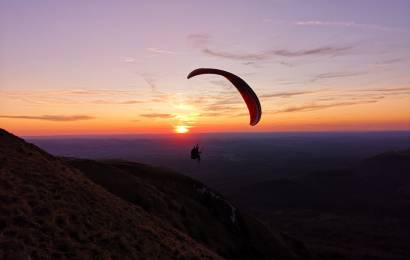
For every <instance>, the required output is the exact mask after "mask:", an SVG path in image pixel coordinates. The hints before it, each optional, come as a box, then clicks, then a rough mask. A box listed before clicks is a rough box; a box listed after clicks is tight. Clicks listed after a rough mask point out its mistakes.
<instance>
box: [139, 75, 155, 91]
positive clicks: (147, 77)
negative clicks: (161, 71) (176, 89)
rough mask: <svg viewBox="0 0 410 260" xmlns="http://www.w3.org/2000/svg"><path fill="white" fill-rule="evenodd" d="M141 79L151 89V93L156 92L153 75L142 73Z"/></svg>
mask: <svg viewBox="0 0 410 260" xmlns="http://www.w3.org/2000/svg"><path fill="white" fill-rule="evenodd" d="M141 77H142V78H143V79H144V81H145V82H146V83H147V84H148V86H150V87H151V91H152V92H156V91H157V85H156V83H155V78H154V76H153V75H151V74H148V73H142V74H141Z"/></svg>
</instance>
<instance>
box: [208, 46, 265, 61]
mask: <svg viewBox="0 0 410 260" xmlns="http://www.w3.org/2000/svg"><path fill="white" fill-rule="evenodd" d="M202 52H203V53H205V54H208V55H210V56H215V57H220V58H225V59H231V60H253V61H258V60H266V59H269V58H271V57H272V54H273V53H272V51H266V52H261V53H230V52H224V51H215V50H211V49H209V48H204V49H203V50H202Z"/></svg>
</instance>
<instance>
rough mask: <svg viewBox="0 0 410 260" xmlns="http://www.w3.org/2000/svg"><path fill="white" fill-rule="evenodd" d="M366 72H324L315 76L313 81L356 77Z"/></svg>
mask: <svg viewBox="0 0 410 260" xmlns="http://www.w3.org/2000/svg"><path fill="white" fill-rule="evenodd" d="M364 74H366V72H329V73H322V74H319V75H317V76H315V77H314V78H313V79H312V80H311V81H312V82H314V81H318V80H321V79H334V78H346V77H354V76H360V75H364Z"/></svg>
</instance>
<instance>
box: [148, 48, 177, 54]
mask: <svg viewBox="0 0 410 260" xmlns="http://www.w3.org/2000/svg"><path fill="white" fill-rule="evenodd" d="M147 51H149V52H152V53H158V54H176V52H173V51H169V50H164V49H160V48H155V47H149V48H147Z"/></svg>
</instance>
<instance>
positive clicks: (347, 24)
mask: <svg viewBox="0 0 410 260" xmlns="http://www.w3.org/2000/svg"><path fill="white" fill-rule="evenodd" d="M293 24H294V25H300V26H321V27H342V28H357V29H369V30H376V31H388V32H393V31H394V32H403V31H404V30H403V29H402V28H397V27H389V26H383V25H377V24H365V23H356V22H343V21H341V22H329V21H317V20H316V21H297V22H294V23H293Z"/></svg>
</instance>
